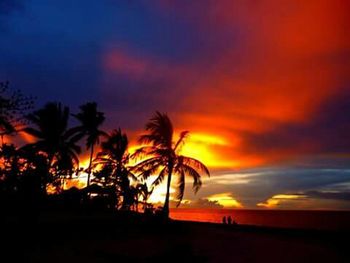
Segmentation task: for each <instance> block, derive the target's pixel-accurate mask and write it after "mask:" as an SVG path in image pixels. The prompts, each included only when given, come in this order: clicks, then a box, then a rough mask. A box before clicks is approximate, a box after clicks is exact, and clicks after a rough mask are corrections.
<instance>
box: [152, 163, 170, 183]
mask: <svg viewBox="0 0 350 263" xmlns="http://www.w3.org/2000/svg"><path fill="white" fill-rule="evenodd" d="M167 171H168V170H167V167H164V168H163V169H162V170H161V171H160V173H159V175H158V177H157V178H156V179H155V180H154V181H153V183H152V185H153V186H158V185H160V184H161V183H162V182H163V180H164V177H165V176H166V173H167Z"/></svg>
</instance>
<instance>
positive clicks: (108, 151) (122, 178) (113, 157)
mask: <svg viewBox="0 0 350 263" xmlns="http://www.w3.org/2000/svg"><path fill="white" fill-rule="evenodd" d="M101 145H102V151H101V152H99V153H98V155H97V158H96V160H95V163H96V164H97V165H102V170H104V169H107V170H109V171H110V174H111V177H112V178H113V180H114V184H115V186H116V187H117V190H118V191H119V192H120V194H121V195H122V196H123V201H122V205H121V208H122V209H129V208H130V205H131V203H132V200H133V196H132V195H131V193H130V179H131V178H133V179H135V180H136V178H135V176H134V174H133V173H132V172H131V169H130V167H129V166H128V163H129V153H128V145H129V142H128V137H127V136H126V134H125V133H122V131H121V130H120V129H118V130H114V131H113V132H112V133H111V134H110V135H108V138H107V140H106V141H105V142H102V144H101Z"/></svg>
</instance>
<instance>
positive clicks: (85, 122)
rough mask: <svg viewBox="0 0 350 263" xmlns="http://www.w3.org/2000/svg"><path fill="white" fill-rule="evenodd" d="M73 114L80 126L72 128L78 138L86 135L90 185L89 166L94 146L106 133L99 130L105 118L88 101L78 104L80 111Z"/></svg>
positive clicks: (95, 106)
mask: <svg viewBox="0 0 350 263" xmlns="http://www.w3.org/2000/svg"><path fill="white" fill-rule="evenodd" d="M73 116H74V117H75V118H76V119H77V120H78V121H79V122H80V126H78V127H75V128H73V129H72V130H73V131H74V132H76V133H77V135H76V136H78V138H79V137H80V138H82V137H86V148H87V149H88V150H90V161H89V167H88V171H87V172H88V178H87V186H89V185H90V177H91V166H92V159H93V156H94V146H95V145H98V144H99V142H100V137H101V136H106V133H105V132H104V131H102V130H100V126H101V125H102V124H103V122H104V120H105V116H104V113H103V112H100V111H98V110H97V104H96V103H95V102H89V103H86V104H84V105H81V106H80V112H79V113H78V114H73Z"/></svg>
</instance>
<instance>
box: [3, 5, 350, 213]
mask: <svg viewBox="0 0 350 263" xmlns="http://www.w3.org/2000/svg"><path fill="white" fill-rule="evenodd" d="M349 10H350V1H348V0H307V1H305V0H246V1H243V0H236V1H235V0H201V1H199V0H198V1H196V0H193V1H188V0H177V1H175V0H173V1H172V0H130V1H118V0H100V1H89V0H75V1H47V0H1V1H0V33H1V34H0V80H3V81H5V80H8V81H10V83H11V88H14V89H21V90H22V91H23V92H24V93H26V94H31V95H33V96H36V97H37V98H38V99H37V103H36V104H37V107H40V106H42V105H43V104H44V103H45V102H48V101H61V102H62V103H64V104H66V105H69V106H70V107H71V110H72V111H77V109H78V106H79V105H80V104H83V103H85V102H88V101H97V102H98V104H99V106H100V108H101V110H102V111H104V112H105V113H106V117H107V121H106V124H105V127H104V128H105V129H106V130H110V129H113V128H118V127H121V128H122V129H123V130H124V131H125V132H127V133H128V135H129V137H130V140H131V141H132V143H133V144H134V142H135V140H136V139H137V136H138V135H139V134H140V133H141V132H142V131H143V128H144V124H145V123H146V121H147V120H148V119H149V118H150V117H151V116H152V114H153V113H154V111H155V110H159V111H161V112H166V113H168V114H169V116H170V118H171V119H172V120H173V122H174V125H175V127H176V128H177V131H178V132H179V131H181V130H189V131H190V132H191V136H190V137H189V140H188V143H187V144H186V145H185V147H184V149H183V153H184V154H188V155H192V156H193V157H197V158H198V159H200V160H202V161H203V162H204V163H206V164H207V165H208V166H209V168H210V171H211V173H212V176H211V178H210V179H207V178H206V179H205V180H204V186H203V187H202V189H201V190H200V191H199V193H198V194H197V195H194V194H193V193H192V191H191V185H190V184H189V185H188V186H187V191H186V195H185V199H186V200H185V202H184V207H213V208H215V207H220V206H225V207H239V208H242V207H243V208H253V209H256V208H259V209H266V208H282V209H350V17H349ZM160 194H161V193H160Z"/></svg>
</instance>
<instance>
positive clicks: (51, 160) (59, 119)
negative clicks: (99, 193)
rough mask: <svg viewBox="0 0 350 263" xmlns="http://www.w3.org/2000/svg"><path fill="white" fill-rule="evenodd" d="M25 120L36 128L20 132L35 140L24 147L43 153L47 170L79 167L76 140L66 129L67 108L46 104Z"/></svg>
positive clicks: (58, 104)
mask: <svg viewBox="0 0 350 263" xmlns="http://www.w3.org/2000/svg"><path fill="white" fill-rule="evenodd" d="M27 118H28V120H29V121H30V122H31V123H32V124H33V125H34V126H36V127H35V128H34V127H26V128H24V129H23V130H22V131H24V132H26V133H27V134H29V135H31V136H34V137H35V138H36V139H37V140H36V142H34V143H31V144H28V145H26V146H25V147H26V148H32V149H33V150H34V151H36V152H42V153H45V154H46V156H47V163H48V169H54V170H55V171H61V170H62V166H64V170H66V167H68V166H70V167H73V165H76V166H78V165H79V159H78V154H79V153H80V147H79V146H78V145H77V144H76V143H77V138H74V136H73V134H72V132H71V131H70V130H69V129H68V119H69V108H68V107H62V105H61V104H60V103H48V104H46V105H45V106H44V108H42V109H40V110H37V111H35V112H34V113H32V114H30V115H28V117H27ZM67 163H70V164H69V165H67ZM56 175H57V174H56ZM58 176H59V175H58Z"/></svg>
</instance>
